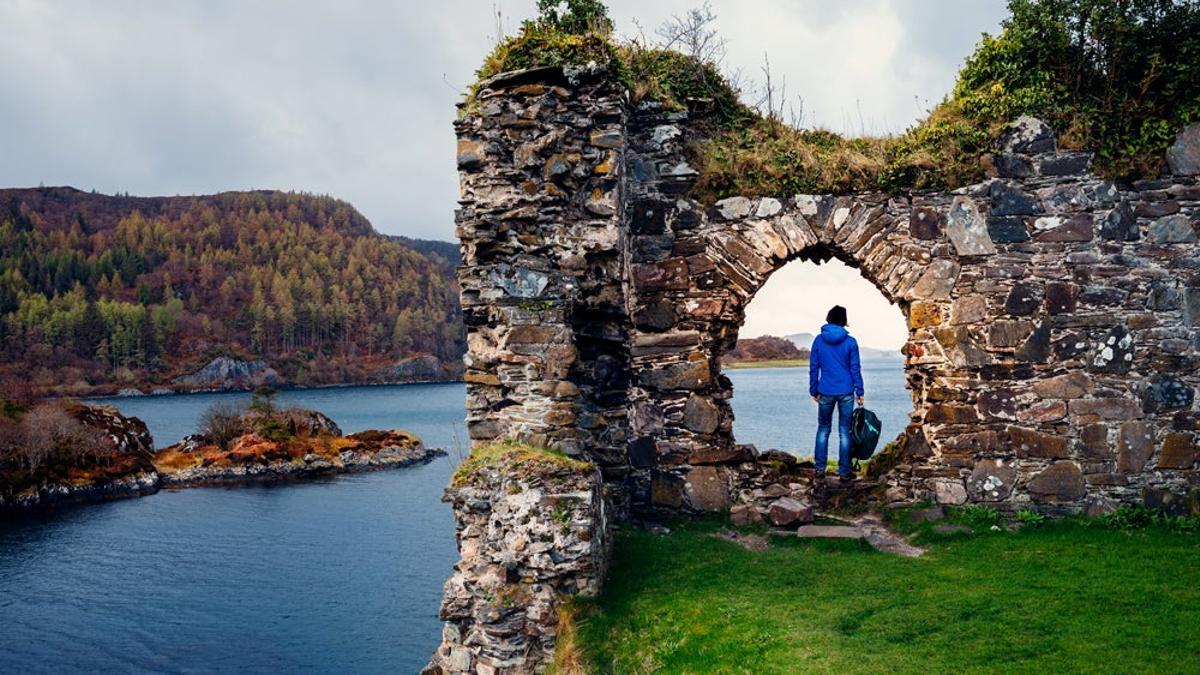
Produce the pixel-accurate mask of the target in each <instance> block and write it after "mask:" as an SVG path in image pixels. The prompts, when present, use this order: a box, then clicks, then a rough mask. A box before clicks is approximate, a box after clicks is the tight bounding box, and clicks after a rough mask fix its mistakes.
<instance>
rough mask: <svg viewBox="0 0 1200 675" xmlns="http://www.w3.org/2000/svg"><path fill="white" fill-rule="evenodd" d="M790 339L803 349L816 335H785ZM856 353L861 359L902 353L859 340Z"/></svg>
mask: <svg viewBox="0 0 1200 675" xmlns="http://www.w3.org/2000/svg"><path fill="white" fill-rule="evenodd" d="M785 337H786V338H787V339H788V340H791V341H792V343H793V344H795V345H796V346H797V347H803V348H804V349H810V348H812V342H813V339H814V338H815V337H816V336H815V335H813V334H812V333H793V334H791V335H787V336H785ZM858 354H859V356H860V357H861V358H862V359H864V360H865V359H893V360H896V359H903V358H904V355H903V354H901V353H900V350H899V349H876V348H874V347H864V346H863V344H862V343H861V342H860V343H859V344H858Z"/></svg>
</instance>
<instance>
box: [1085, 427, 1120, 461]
mask: <svg viewBox="0 0 1200 675" xmlns="http://www.w3.org/2000/svg"><path fill="white" fill-rule="evenodd" d="M1078 447H1079V455H1080V456H1081V457H1083V458H1085V459H1096V460H1110V459H1113V457H1114V453H1113V448H1112V445H1110V444H1109V442H1108V425H1107V424H1102V423H1098V424H1088V425H1086V426H1084V427H1083V428H1082V429H1080V430H1079V445H1078Z"/></svg>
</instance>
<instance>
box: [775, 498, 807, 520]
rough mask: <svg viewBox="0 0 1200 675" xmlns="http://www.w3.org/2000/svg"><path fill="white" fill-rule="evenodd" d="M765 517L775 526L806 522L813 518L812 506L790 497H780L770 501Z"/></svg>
mask: <svg viewBox="0 0 1200 675" xmlns="http://www.w3.org/2000/svg"><path fill="white" fill-rule="evenodd" d="M767 518H768V519H770V521H771V524H772V525H775V526H777V527H786V526H788V525H793V524H795V523H807V522H811V521H812V519H813V513H812V507H810V506H809V505H808V504H805V503H804V502H801V501H799V500H797V499H792V498H791V497H780V498H779V499H776V500H775V501H773V502H771V506H770V507H769V509H768V510H767Z"/></svg>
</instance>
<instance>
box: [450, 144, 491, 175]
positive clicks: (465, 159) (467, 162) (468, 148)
mask: <svg viewBox="0 0 1200 675" xmlns="http://www.w3.org/2000/svg"><path fill="white" fill-rule="evenodd" d="M486 158H487V144H486V143H484V142H483V141H477V140H472V139H469V138H460V139H458V152H457V159H458V168H460V169H465V170H469V169H477V168H479V167H480V166H482V165H483V161H484V159H486Z"/></svg>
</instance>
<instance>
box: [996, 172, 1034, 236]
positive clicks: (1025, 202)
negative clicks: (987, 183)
mask: <svg viewBox="0 0 1200 675" xmlns="http://www.w3.org/2000/svg"><path fill="white" fill-rule="evenodd" d="M988 195H989V196H990V197H991V199H992V215H993V216H1030V215H1033V214H1035V213H1041V211H1042V207H1041V205H1040V204H1038V201H1037V199H1036V198H1035V197H1034V196H1033V195H1031V194H1027V193H1025V192H1022V191H1021V190H1020V189H1018V188H1016V187H1014V186H1012V185H1009V184H1008V183H1005V182H1004V181H999V180H997V181H992V185H991V187H990V188H989V190H988ZM989 225H990V221H989ZM990 229H991V228H990V227H989V230H990ZM993 239H995V237H993Z"/></svg>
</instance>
